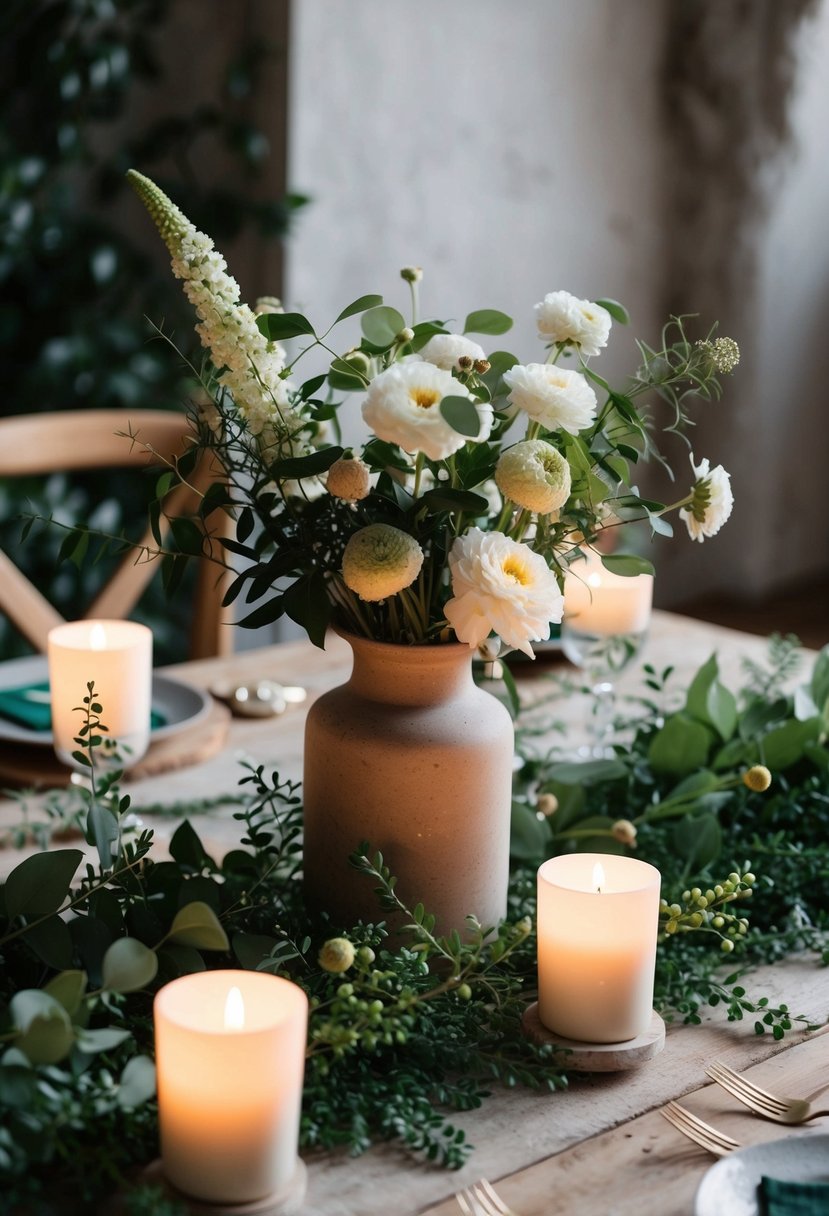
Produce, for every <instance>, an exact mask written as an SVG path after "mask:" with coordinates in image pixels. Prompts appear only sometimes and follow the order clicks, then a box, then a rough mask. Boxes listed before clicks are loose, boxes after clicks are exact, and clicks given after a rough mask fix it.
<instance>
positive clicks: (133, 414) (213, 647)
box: [0, 410, 232, 658]
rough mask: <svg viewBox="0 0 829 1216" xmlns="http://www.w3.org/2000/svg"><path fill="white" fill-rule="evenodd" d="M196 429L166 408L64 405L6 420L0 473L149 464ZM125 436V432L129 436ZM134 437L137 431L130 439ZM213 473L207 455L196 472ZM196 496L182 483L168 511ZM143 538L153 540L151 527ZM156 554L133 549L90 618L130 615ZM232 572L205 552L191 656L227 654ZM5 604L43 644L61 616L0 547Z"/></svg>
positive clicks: (216, 521)
mask: <svg viewBox="0 0 829 1216" xmlns="http://www.w3.org/2000/svg"><path fill="white" fill-rule="evenodd" d="M191 435H192V432H191V430H190V425H189V422H188V420H187V417H186V416H185V415H184V414H176V413H167V412H166V411H164V410H132V411H126V410H65V411H61V412H58V413H46V414H26V415H17V416H15V417H12V418H3V419H0V477H24V476H29V475H32V474H45V473H57V472H69V471H73V470H75V471H78V470H90V469H102V468H113V469H114V468H147V467H148V466H149V467H152V466H153V465H163V464H164V463H165V461H168V460H173V459H175V457H177V456H181V455H182V454H183V453H184V452H185V451H186V450H187V446H188V442H189V440H190V438H191ZM125 436H126V437H125ZM129 436H134V437H135V439H134V441H132V442H131V440H130V438H129ZM209 478H210V470H209V468H208V461H207V460H206V459H205V458H203V459H202V460H201V462H200V464H199V466H198V467H197V469H196V471H195V472H194V474H193V477H192V478H191V479H190V481H191V482H192V484H193V486H194V487H196V488H200V487H202V486H206V484H207V482H208V481H209ZM196 498H197V495H196V494H195V492H194V490H191V489H190V488H189V487H188V486H183V485H180V486H177V487H176V488H175V489H174V490H173V491H172V492H171V493H170V494H169V496H168V497H167V499H166V500H165V514H171V515H173V516H175V515H176V514H178V513H184V512H186V511H189V510H192V509H193V508H194V507H195V505H196ZM229 522H230V521H229V520H228V517H227V515H225V514H224V513H223V512H216V513H215V516H214V517H213V518H212V519H211V533H212V534H213V535H214V536H216V537H218V536H221V535H225V534H226V532H227V529H228V525H229ZM138 543H139V544H144V545H147V546H149V547H151V548H152V547H154V546H155V541H154V539H153V535H152V532H151V530H150V529H149V528H148V530H147V533H146V535H145V536H144V537H143V538H142V540H141V541H139V542H138ZM156 568H157V567H156V563H155V562H152V561H142V562H136V558H135V554H133V553H127V555H126V557H125V558H123V560H122V561H121V563H120V565H119V567H118V569H117V570H116V572H115V574H114V575H113V576H112V578H111V579H110V580H109V582H108V583H107V584H106V585H105V586H104V587H103V589H102V590H101V591H100V592H99V594H98V595H97V596H96V597H95V600H94V601H93V603H92V604H90V605H89V607H88V609H87V610H86V612H85V613H84V616H86V617H103V618H106V617H110V618H116V619H117V618H121V617H125V616H126V615H127V614H128V613H129V612H130V611H131V609H132V608H133V607H134V605H135V603H136V601H137V600H138V598H139V596H140V595H141V592H142V591H143V590H144V587H145V586H146V585H147V583H148V582H149V581H150V579H151V578H152V575H153V573H154V571H155V569H156ZM225 586H226V579H225V578H224V576H223V574H222V573H221V572H220V567H218V566H217V565H215V564H214V563H213V562H211V561H210V560H209V559H207V558H202V559H201V560H200V561H199V573H198V580H197V585H196V592H195V601H194V605H193V620H192V629H191V635H190V656H191V658H207V657H210V656H212V655H218V654H228V653H229V652H230V651H231V649H232V630H231V628H230V618H229V616H228V615H227V614H226V613H225V612H224V610H223V609H222V606H221V605H222V597H223V595H224V590H225ZM0 611H2V612H4V613H5V614H6V615H7V616H8V617H9V619H10V620H11V621H13V622H14V624H15V625H16V626H17V628H18V629H19V630H20V632H21V633H22V634H23V636H24V637H26V638H27V639H28V640H29V641H30V642H31V643H32V645H33V646H35V647H36V648H37V649H38V650H39V651H41V652H43V651H45V650H46V637H47V634H48V632H49V630H50V629H51V628H52V627H53V626H54V625H59V624H60V623H61V621H62V620H63V618H62V617H61V616H60V614H59V613H58V612H57V611H56V609H55V608H54V607H53V606H52V605H51V604H50V603H49V601H48V600H47V599H46V598H45V597H44V596H43V595H42V594H41V592H40V591H38V589H37V588H36V587H35V586H34V585H33V584H32V583H31V582H30V581H29V579H27V578H26V577H25V575H24V574H23V573H22V572H21V571H20V570H19V569H18V568H17V566H16V565H15V564H14V563H13V562H12V561H11V559H10V558H9V557H8V555H7V554H5V553H4V552H3V551H2V550H0Z"/></svg>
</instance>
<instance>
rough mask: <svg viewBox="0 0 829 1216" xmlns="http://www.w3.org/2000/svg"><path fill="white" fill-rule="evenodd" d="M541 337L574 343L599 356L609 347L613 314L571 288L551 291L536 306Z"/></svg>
mask: <svg viewBox="0 0 829 1216" xmlns="http://www.w3.org/2000/svg"><path fill="white" fill-rule="evenodd" d="M535 314H536V317H535V319H536V324H537V325H538V336H539V337H540V338H546V339H547V341H548V342H549V343H551V344H553V343H556V342H566V343H571V344H572V345H573V346H578V347H579V349H580V351H581V353H582V354H583V355H585V356H588V355H598V354H599V352H600V351H601V349H602V347H603V346H607V339H608V337H609V336H610V326H611V324H612V320H611V316H610V313H609V312H608V311H607V309H606V308H602V306H601V304H594V303H593V301H592V300H580V299H578V297H577V296H573V295H571V294H570V292H569V291H551V292H548V294H547V295H546V296H545V297H544V299H543V300H542V301H541V303H540V304H536V306H535Z"/></svg>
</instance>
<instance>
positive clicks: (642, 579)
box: [564, 552, 653, 637]
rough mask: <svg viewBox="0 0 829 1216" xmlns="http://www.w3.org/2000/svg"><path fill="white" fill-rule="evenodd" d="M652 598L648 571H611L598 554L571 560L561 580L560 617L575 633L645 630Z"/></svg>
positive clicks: (609, 634)
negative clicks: (624, 573) (627, 574)
mask: <svg viewBox="0 0 829 1216" xmlns="http://www.w3.org/2000/svg"><path fill="white" fill-rule="evenodd" d="M652 600H653V575H652V574H637V575H635V576H634V577H633V578H624V577H623V576H622V575H620V574H613V573H611V571H610V570H606V569H605V568H604V566H603V565H602V559H601V557H600V555H599V554H598V553H592V552H591V553H588V554H587V556H586V558H585V559H584V560H583V561H577V562H574V563H573V566H572V568H571V569H570V571H569V573H568V575H567V577H566V578H565V580H564V619H565V620H566V621H567V624H568V626H569V627H571V628H572V629H576V630H578V632H579V633H585V634H592V635H594V636H596V637H614V636H618V635H619V634H627V633H632V634H642V633H645V631H646V630H647V628H648V624H649V622H650V616H651V602H652Z"/></svg>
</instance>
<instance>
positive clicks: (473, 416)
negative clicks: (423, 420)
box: [439, 397, 481, 439]
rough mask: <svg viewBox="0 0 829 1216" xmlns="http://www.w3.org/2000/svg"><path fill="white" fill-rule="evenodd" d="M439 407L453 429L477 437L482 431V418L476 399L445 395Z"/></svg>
mask: <svg viewBox="0 0 829 1216" xmlns="http://www.w3.org/2000/svg"><path fill="white" fill-rule="evenodd" d="M439 408H440V413H441V417H442V418H443V420H444V421H445V422H448V423H449V425H450V426H451V428H452V430H453V431H457V432H458V434H459V435H466V436H468V437H469V438H470V439H477V437H478V435H479V434H480V433H481V418H480V415H479V414H478V411H477V409H476V408H475V402H474V401H472V400H471V399H470V398H469V397H444V398H443V400H442V401H441V403H440V407H439Z"/></svg>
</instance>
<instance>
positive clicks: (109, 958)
mask: <svg viewBox="0 0 829 1216" xmlns="http://www.w3.org/2000/svg"><path fill="white" fill-rule="evenodd" d="M157 971H158V959H157V958H156V956H155V953H154V952H153V951H152V950H150V949H149V947H148V946H145V945H144V943H143V942H140V941H138V939H137V938H135V937H119V939H118V941H116V942H113V943H112V945H111V946H110V947H109V949H108V950H107V952H106V954H105V955H104V961H103V965H102V978H103V987H104V988H105V989H106V990H107V991H108V992H137V991H138V990H139V989H140V988H146V987H147V985H148V984H151V983H152V982H153V980H154V979H155V975H156V972H157Z"/></svg>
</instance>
